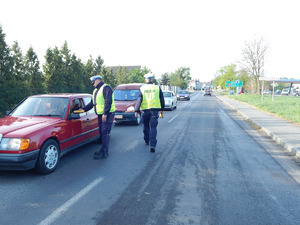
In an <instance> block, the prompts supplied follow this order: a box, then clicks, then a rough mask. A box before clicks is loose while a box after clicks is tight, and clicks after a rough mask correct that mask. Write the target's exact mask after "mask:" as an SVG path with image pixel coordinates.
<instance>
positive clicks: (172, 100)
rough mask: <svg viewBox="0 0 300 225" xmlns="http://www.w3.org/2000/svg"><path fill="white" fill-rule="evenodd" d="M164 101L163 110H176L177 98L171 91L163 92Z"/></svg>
mask: <svg viewBox="0 0 300 225" xmlns="http://www.w3.org/2000/svg"><path fill="white" fill-rule="evenodd" d="M163 95H164V99H165V109H170V110H173V109H174V108H177V97H176V95H175V93H174V92H173V91H163Z"/></svg>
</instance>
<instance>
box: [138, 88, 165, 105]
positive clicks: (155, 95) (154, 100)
mask: <svg viewBox="0 0 300 225" xmlns="http://www.w3.org/2000/svg"><path fill="white" fill-rule="evenodd" d="M140 89H141V92H142V95H143V101H142V104H141V109H142V110H144V109H160V108H161V104H160V99H159V87H158V86H157V85H154V84H146V85H143V86H142V87H141V88H140Z"/></svg>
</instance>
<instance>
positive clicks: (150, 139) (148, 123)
mask: <svg viewBox="0 0 300 225" xmlns="http://www.w3.org/2000/svg"><path fill="white" fill-rule="evenodd" d="M158 113H159V110H151V109H146V110H143V124H144V128H143V132H144V140H145V142H147V143H149V144H150V146H153V147H156V143H157V139H156V136H157V129H156V128H157V124H158Z"/></svg>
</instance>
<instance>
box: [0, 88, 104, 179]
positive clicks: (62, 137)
mask: <svg viewBox="0 0 300 225" xmlns="http://www.w3.org/2000/svg"><path fill="white" fill-rule="evenodd" d="M91 97H92V95H90V94H46V95H34V96H29V97H27V98H26V99H24V100H23V101H21V102H20V103H19V104H18V105H17V106H16V107H15V108H14V109H13V110H11V111H10V112H9V113H8V114H7V116H5V117H4V118H2V119H0V169H2V170H27V169H32V168H35V170H36V171H37V172H39V173H42V174H48V173H51V172H53V171H54V170H55V169H56V168H57V165H58V163H59V159H60V157H61V156H63V155H64V154H66V153H68V152H70V151H71V150H73V149H75V148H78V147H80V146H82V145H84V144H87V143H89V142H91V141H94V140H97V139H99V128H98V118H97V115H96V114H95V112H94V110H90V111H88V112H82V113H77V114H75V113H74V111H75V110H78V109H80V108H82V107H84V106H85V105H86V104H88V103H89V102H90V100H91Z"/></svg>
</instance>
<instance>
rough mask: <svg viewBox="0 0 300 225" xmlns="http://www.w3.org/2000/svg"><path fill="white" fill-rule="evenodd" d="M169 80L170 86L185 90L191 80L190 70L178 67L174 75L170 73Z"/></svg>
mask: <svg viewBox="0 0 300 225" xmlns="http://www.w3.org/2000/svg"><path fill="white" fill-rule="evenodd" d="M169 78H170V85H172V86H177V87H180V88H182V89H185V88H187V86H188V83H189V82H190V80H191V76H190V68H188V67H180V68H179V69H177V70H176V71H175V72H174V73H171V75H170V77H169Z"/></svg>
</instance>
